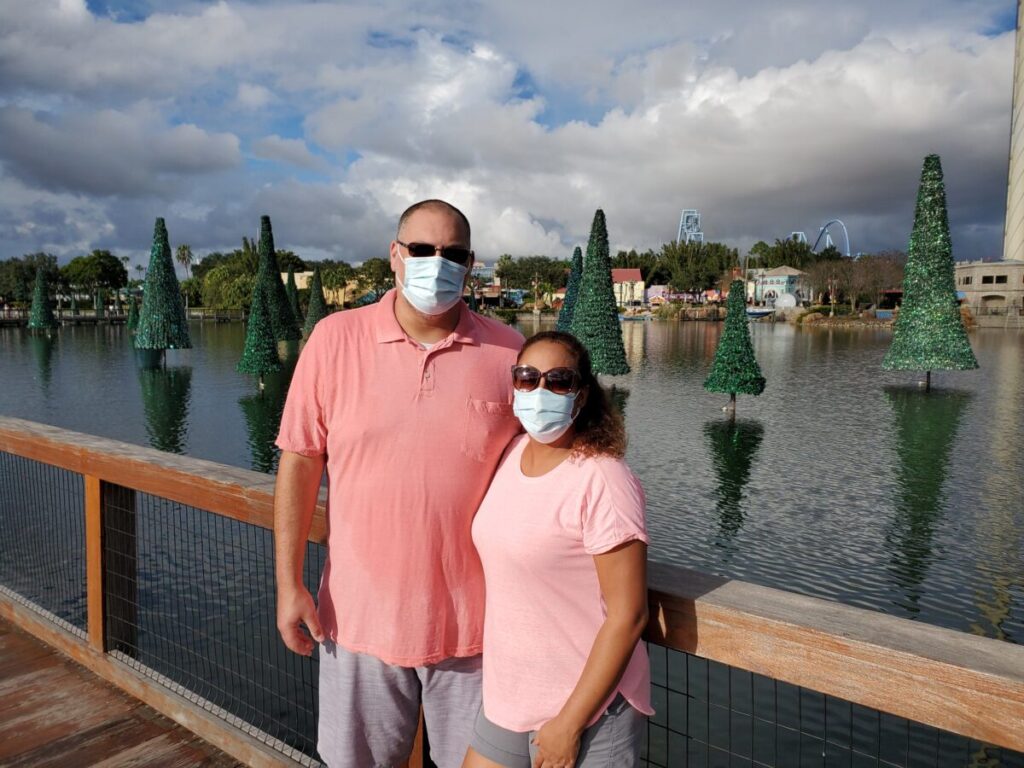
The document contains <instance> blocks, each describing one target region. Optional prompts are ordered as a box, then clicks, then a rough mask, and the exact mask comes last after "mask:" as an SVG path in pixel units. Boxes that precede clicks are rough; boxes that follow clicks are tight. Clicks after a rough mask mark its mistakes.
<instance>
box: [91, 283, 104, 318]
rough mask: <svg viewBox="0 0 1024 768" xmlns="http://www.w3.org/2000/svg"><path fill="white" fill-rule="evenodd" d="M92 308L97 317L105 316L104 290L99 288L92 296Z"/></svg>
mask: <svg viewBox="0 0 1024 768" xmlns="http://www.w3.org/2000/svg"><path fill="white" fill-rule="evenodd" d="M92 309H93V312H95V313H96V317H103V314H104V312H103V291H100V290H97V291H96V293H95V294H93V297H92Z"/></svg>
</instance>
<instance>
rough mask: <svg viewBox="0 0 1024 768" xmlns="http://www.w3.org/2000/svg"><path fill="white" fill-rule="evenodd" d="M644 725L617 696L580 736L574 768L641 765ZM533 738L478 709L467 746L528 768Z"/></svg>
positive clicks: (514, 767) (508, 767)
mask: <svg viewBox="0 0 1024 768" xmlns="http://www.w3.org/2000/svg"><path fill="white" fill-rule="evenodd" d="M646 722H647V717H646V716H645V715H644V714H642V713H640V712H638V711H637V710H636V709H634V708H633V706H632V705H631V704H630V703H629V702H628V701H626V700H625V699H624V698H623V697H622V694H619V695H618V696H616V697H615V700H614V701H613V702H612V703H611V705H610V706H609V707H608V709H607V711H605V713H604V714H603V715H601V717H600V719H599V720H598V721H597V722H596V723H594V724H593V725H592V726H590V727H589V728H587V730H585V731H584V732H583V738H581V739H580V753H579V756H578V757H577V758H576V768H590V767H591V766H594V767H596V766H612V765H613V766H615V768H636V767H637V766H639V765H640V745H641V743H642V742H643V736H644V723H646ZM536 735H537V732H536V731H528V732H526V733H520V732H516V731H510V730H508V729H506V728H502V727H501V726H500V725H495V724H494V723H492V722H491V721H490V720H488V719H487V717H486V716H485V715H484V710H483V707H481V708H480V712H479V714H478V715H477V717H476V723H475V724H474V726H473V740H472V741H471V742H470V746H471V747H473V749H474V750H475V751H476V752H477V753H479V754H480V755H482V756H483V757H486V758H487V759H488V760H493V761H494V762H496V763H498V764H499V765H503V766H506V768H531V766H532V765H533V759H534V758H535V757H536V756H537V747H535V746H534V745H533V743H532V742H533V739H534V737H535V736H536Z"/></svg>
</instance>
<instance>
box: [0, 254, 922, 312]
mask: <svg viewBox="0 0 1024 768" xmlns="http://www.w3.org/2000/svg"><path fill="white" fill-rule="evenodd" d="M175 260H176V261H177V262H178V263H179V265H181V266H183V267H184V269H185V273H186V275H187V277H186V279H185V280H182V281H181V290H182V293H183V294H184V295H185V297H186V299H187V301H188V304H189V305H190V306H205V307H211V308H216V309H245V310H248V309H249V308H250V307H249V302H250V300H251V296H252V288H253V283H254V281H255V279H256V271H257V265H258V263H259V255H258V253H257V243H256V242H255V241H253V240H250V239H248V238H242V246H241V247H240V248H237V249H235V250H233V251H228V252H220V251H214V252H212V253H209V254H207V255H206V256H204V257H203V258H202V259H200V260H199V261H197V262H195V263H193V261H194V259H193V254H192V250H191V248H190V247H189V246H187V245H180V246H178V248H177V250H176V253H175ZM277 261H278V266H279V268H280V270H281V271H282V272H287V271H288V269H289V268H291V269H293V270H294V271H295V272H306V271H310V270H312V269H313V268H314V267H316V266H319V267H320V271H321V275H322V278H323V285H324V288H325V289H327V290H328V292H332V295H334V294H335V293H336V292H341V297H340V301H339V303H345V304H347V303H349V302H350V301H352V300H353V299H354V298H356V297H355V296H349V295H348V294H347V288H348V286H350V285H352V284H353V283H354V284H355V286H356V289H357V292H358V293H359V294H360V295H361V294H363V293H366V292H368V291H372V292H374V293H375V294H376V295H380V294H382V293H383V292H384V291H386V290H388V289H389V288H391V287H393V286H394V275H393V273H392V272H391V266H390V263H389V261H388V260H387V259H385V258H373V259H367V260H366V261H364V262H363V263H362V264H361V265H359V266H358V267H356V266H353V265H351V264H349V263H348V262H345V261H334V260H324V261H319V262H316V261H311V260H307V259H303V258H301V257H300V256H299V255H298V254H296V253H294V252H293V251H289V250H278V251H277ZM745 261H746V266H747V267H748V268H750V269H754V268H764V269H772V268H775V267H779V266H789V267H794V268H796V269H799V270H802V271H805V272H807V273H808V279H809V281H810V282H811V284H812V285H813V286H814V287H815V288H816V290H817V292H818V296H816V297H815V298H816V299H819V300H820V299H821V298H822V297H824V298H827V299H828V300H829V301H835V302H838V301H846V302H849V303H850V304H851V308H852V309H853V310H856V307H857V305H858V302H860V301H863V300H867V301H871V302H875V303H877V302H878V300H879V299H880V298H881V294H882V291H884V290H886V289H890V288H896V287H898V286H899V285H900V283H901V281H902V279H903V265H904V264H905V262H906V256H905V254H903V253H902V252H899V251H882V252H880V253H876V254H866V255H861V256H860V257H858V258H857V259H848V258H844V257H843V256H842V254H840V253H839V251H838V250H837V249H836V248H835V247H834V246H829V247H828V248H825V249H823V250H821V251H819V252H817V253H815V252H814V251H812V250H811V247H810V245H808V244H807V243H806V242H803V241H798V240H795V239H792V238H785V239H777V240H775V242H774V243H771V244H769V243H767V242H764V241H760V242H758V243H755V244H754V246H752V247H751V249H750V251H749V252H748V255H747V257H746V259H745ZM127 263H128V257H120V258H119V257H117V256H115V255H114V254H112V253H111V252H110V251H107V250H94V251H92V252H91V253H90V254H88V255H86V256H78V257H76V258H74V259H72V260H71V261H70V262H69V263H68V264H66V265H65V266H63V267H58V266H57V259H56V257H55V256H53V255H51V254H46V253H34V254H28V255H25V256H22V257H20V258H13V259H8V260H6V261H2V262H0V299H2V300H3V301H4V302H6V303H12V302H21V303H28V302H29V301H31V298H32V286H33V282H34V280H35V272H36V269H37V268H42V269H43V270H44V271H45V273H46V276H47V279H48V281H49V283H50V284H51V285H54V286H56V287H57V289H58V290H60V291H62V292H63V293H69V292H70V291H71V290H72V289H74V290H76V291H80V292H87V293H89V294H94V293H96V292H98V291H102V290H104V289H118V288H123V287H125V286H128V285H135V284H138V283H140V282H141V281H142V278H143V276H144V274H143V272H144V268H143V267H142V266H141V265H140V266H138V267H136V269H137V271H138V274H137V277H136V279H134V280H130V279H129V275H128V270H127ZM570 266H571V263H570V261H569V259H556V258H551V257H549V256H544V255H529V256H519V257H513V256H512V255H511V254H508V253H506V254H502V255H501V256H500V257H499V258H498V261H497V265H496V268H495V274H496V275H497V276H498V277H499V278H500V279H501V283H502V285H503V286H504V287H506V288H512V289H522V290H523V291H524V292H526V293H527V294H528V295H533V294H534V293H536V292H540V293H541V294H542V295H543V294H546V293H551V292H553V291H555V290H558V289H561V288H564V287H565V286H566V283H567V281H568V277H569V270H570ZM612 267H613V268H636V269H639V270H640V274H641V277H642V278H643V280H644V283H645V284H647V285H648V286H650V285H667V286H669V288H670V290H671V291H672V292H675V293H690V294H699V293H701V292H703V291H706V290H710V289H713V288H718V289H723V288H725V287H726V286H727V285H728V284H729V282H730V281H731V280H732V279H733V277H734V276H735V275H736V274H737V270H741V269H742V267H743V263H742V262H741V260H740V255H739V252H738V250H737V249H736V248H732V247H730V246H728V245H725V244H724V243H718V242H701V243H698V242H690V243H685V242H678V241H674V240H673V241H671V242H668V243H665V244H664V245H662V246H661V248H659V249H657V250H654V249H648V250H646V251H636V250H629V251H619V252H618V253H617V254H616V255H615V256H614V257H613V258H612Z"/></svg>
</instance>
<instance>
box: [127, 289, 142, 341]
mask: <svg viewBox="0 0 1024 768" xmlns="http://www.w3.org/2000/svg"><path fill="white" fill-rule="evenodd" d="M138 329H139V302H137V301H136V300H135V297H134V296H132V297H130V298H129V299H128V333H131V334H134V333H135V332H136V331H137V330H138Z"/></svg>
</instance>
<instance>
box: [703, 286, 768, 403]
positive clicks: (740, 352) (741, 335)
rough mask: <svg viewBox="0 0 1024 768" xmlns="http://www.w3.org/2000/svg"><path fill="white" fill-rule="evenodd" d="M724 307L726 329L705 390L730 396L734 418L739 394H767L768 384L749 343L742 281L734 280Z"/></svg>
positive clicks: (716, 351) (748, 327) (719, 341)
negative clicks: (766, 386)
mask: <svg viewBox="0 0 1024 768" xmlns="http://www.w3.org/2000/svg"><path fill="white" fill-rule="evenodd" d="M725 307H726V312H727V314H726V316H725V328H724V329H723V330H722V336H721V338H720V339H719V340H718V347H717V348H716V349H715V361H714V362H713V363H712V364H711V373H710V374H708V377H707V379H705V380H704V389H706V390H707V391H708V392H724V393H726V394H728V395H729V403H730V408H731V410H732V414H733V415H734V416H735V413H736V395H760V394H761V393H762V392H764V383H765V382H764V376H762V375H761V367H760V366H759V365H758V364H757V358H756V357H754V345H753V343H751V341H750V325H749V322H748V320H747V307H746V303H745V302H744V300H743V281H742V280H734V281H733V282H732V285H730V286H729V298H728V299H727V300H726V303H725Z"/></svg>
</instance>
